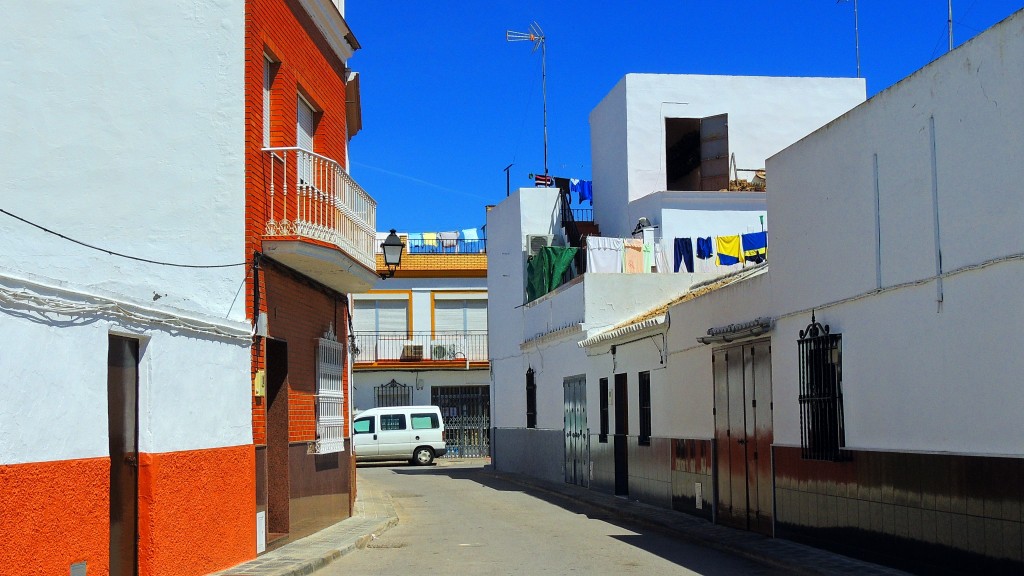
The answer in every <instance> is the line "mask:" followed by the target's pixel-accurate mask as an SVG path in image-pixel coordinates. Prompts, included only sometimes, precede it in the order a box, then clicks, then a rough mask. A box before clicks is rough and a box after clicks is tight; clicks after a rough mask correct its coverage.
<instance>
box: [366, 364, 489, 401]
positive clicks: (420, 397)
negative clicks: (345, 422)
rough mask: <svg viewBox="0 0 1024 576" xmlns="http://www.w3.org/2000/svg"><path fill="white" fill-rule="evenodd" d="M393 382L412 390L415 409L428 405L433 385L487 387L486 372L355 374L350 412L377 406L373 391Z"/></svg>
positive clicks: (382, 372) (420, 371)
mask: <svg viewBox="0 0 1024 576" xmlns="http://www.w3.org/2000/svg"><path fill="white" fill-rule="evenodd" d="M392 379H394V380H395V381H396V382H398V383H399V384H405V385H406V386H410V387H411V388H412V403H413V404H414V405H417V406H420V405H422V406H425V405H428V404H431V400H430V389H431V388H432V387H434V386H487V385H489V384H490V379H491V376H490V373H489V372H488V371H487V370H480V369H472V370H380V371H373V372H367V371H356V372H355V373H354V374H353V390H352V406H353V410H366V409H368V408H373V407H374V406H376V405H377V403H376V398H375V397H374V393H373V389H374V387H376V386H380V385H381V384H387V383H388V382H391V380H392Z"/></svg>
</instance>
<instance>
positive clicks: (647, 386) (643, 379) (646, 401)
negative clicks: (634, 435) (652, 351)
mask: <svg viewBox="0 0 1024 576" xmlns="http://www.w3.org/2000/svg"><path fill="white" fill-rule="evenodd" d="M639 400H640V402H639V404H640V437H639V438H638V439H637V442H638V443H639V444H640V445H641V446H650V445H651V373H650V372H641V373H640V398H639Z"/></svg>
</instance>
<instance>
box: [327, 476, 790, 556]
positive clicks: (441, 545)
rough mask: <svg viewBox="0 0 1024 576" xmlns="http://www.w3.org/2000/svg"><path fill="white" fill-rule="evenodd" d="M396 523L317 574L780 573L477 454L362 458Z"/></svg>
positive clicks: (364, 481)
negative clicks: (596, 505) (469, 458)
mask: <svg viewBox="0 0 1024 576" xmlns="http://www.w3.org/2000/svg"><path fill="white" fill-rule="evenodd" d="M358 475H359V480H358V482H359V484H360V485H372V486H374V487H375V488H376V489H377V490H382V491H385V492H388V493H389V494H390V495H391V498H392V499H393V501H394V504H395V509H396V510H397V512H398V516H399V523H398V525H397V526H396V527H394V528H391V529H390V530H388V531H386V532H384V533H383V534H381V535H380V536H378V537H377V538H376V539H374V540H373V541H371V542H370V544H369V545H368V546H367V547H366V548H365V549H363V550H359V551H356V552H354V553H352V554H349V555H347V556H345V557H344V558H341V559H340V560H338V561H336V562H334V563H333V564H331V565H329V566H328V567H327V568H324V569H323V570H321V571H319V572H317V576H342V575H345V576H354V575H370V574H386V575H394V574H415V575H417V576H422V575H426V574H457V575H474V574H482V575H488V576H494V575H498V574H516V575H519V574H528V575H537V574H585V575H588V576H591V575H600V574H615V575H620V574H621V575H630V574H636V575H640V574H642V575H651V574H658V575H662V574H705V575H713V576H725V575H740V574H743V575H769V574H782V573H783V572H779V571H777V570H774V569H771V568H767V567H765V566H762V565H760V564H756V563H753V562H751V561H749V560H746V559H742V558H738V557H734V556H731V555H729V554H726V553H723V552H720V551H716V550H709V549H706V548H702V547H700V546H695V545H692V544H689V543H685V542H681V541H679V540H677V539H674V538H672V537H671V536H668V535H666V534H663V533H661V532H658V531H657V530H655V529H651V528H647V527H639V526H634V525H630V524H628V523H625V522H621V521H619V520H618V519H616V518H613V517H609V516H608V515H607V513H604V512H602V511H598V510H596V509H593V508H589V507H586V506H584V505H579V504H574V503H566V502H565V501H563V500H561V499H557V498H550V499H546V495H545V494H543V493H532V492H524V489H523V488H522V487H520V486H518V485H516V484H511V483H508V482H506V481H503V480H500V479H496V478H494V477H492V476H490V475H488V474H487V473H486V472H485V471H484V470H483V469H482V467H481V465H480V464H477V463H458V462H445V461H441V462H439V463H438V464H436V465H434V466H430V467H415V466H409V465H361V466H360V467H359V470H358Z"/></svg>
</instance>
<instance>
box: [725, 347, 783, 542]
mask: <svg viewBox="0 0 1024 576" xmlns="http://www.w3.org/2000/svg"><path fill="white" fill-rule="evenodd" d="M712 363H713V367H714V381H715V449H716V454H717V455H716V462H715V465H716V469H717V477H718V480H717V497H716V501H717V507H716V514H715V515H716V521H717V522H719V523H721V524H727V525H730V526H734V527H736V528H742V529H745V530H753V531H755V532H760V533H762V534H766V535H772V510H773V505H772V503H773V491H772V466H771V444H772V440H773V432H772V376H771V345H770V343H769V341H768V340H760V341H757V342H750V343H747V344H741V345H737V346H731V347H728V348H720V349H718V350H715V351H714V353H713V355H712Z"/></svg>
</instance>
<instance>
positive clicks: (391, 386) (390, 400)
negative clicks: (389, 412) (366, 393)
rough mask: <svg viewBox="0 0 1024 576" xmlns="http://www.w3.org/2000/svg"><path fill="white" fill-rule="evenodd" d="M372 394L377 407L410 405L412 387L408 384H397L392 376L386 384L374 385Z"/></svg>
mask: <svg viewBox="0 0 1024 576" xmlns="http://www.w3.org/2000/svg"><path fill="white" fill-rule="evenodd" d="M373 396H374V398H375V400H376V405H377V407H378V408H381V407H385V406H410V405H412V387H410V386H409V385H408V384H399V383H398V381H397V380H395V379H394V378H392V379H391V382H388V383H387V384H381V385H380V386H374V388H373Z"/></svg>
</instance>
